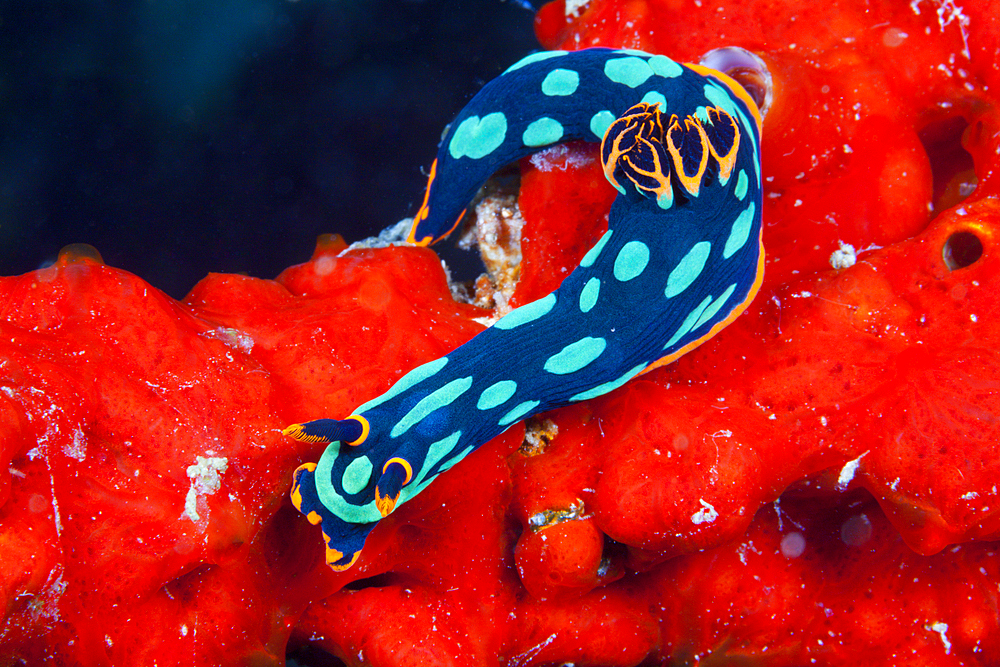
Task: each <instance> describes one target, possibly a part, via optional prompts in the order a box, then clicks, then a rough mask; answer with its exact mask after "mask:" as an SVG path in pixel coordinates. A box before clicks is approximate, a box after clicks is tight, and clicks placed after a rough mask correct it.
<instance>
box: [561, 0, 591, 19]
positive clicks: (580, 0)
mask: <svg viewBox="0 0 1000 667" xmlns="http://www.w3.org/2000/svg"><path fill="white" fill-rule="evenodd" d="M589 4H590V0H566V16H572V17H573V18H576V17H578V16H580V12H582V11H583V10H584V9H586V8H587V5H589Z"/></svg>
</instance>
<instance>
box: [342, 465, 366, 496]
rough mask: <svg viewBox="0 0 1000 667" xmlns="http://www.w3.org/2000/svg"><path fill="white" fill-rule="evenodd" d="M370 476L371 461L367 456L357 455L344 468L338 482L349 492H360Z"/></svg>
mask: <svg viewBox="0 0 1000 667" xmlns="http://www.w3.org/2000/svg"><path fill="white" fill-rule="evenodd" d="M371 478H372V462H371V461H370V460H368V457H367V456H359V457H358V458H356V459H354V460H353V461H351V462H350V463H348V464H347V467H346V468H344V476H343V478H342V479H341V480H340V483H341V484H342V485H343V487H344V491H345V492H347V493H350V494H354V493H360V492H361V491H363V490H364V488H365V487H366V486H368V482H369V481H371Z"/></svg>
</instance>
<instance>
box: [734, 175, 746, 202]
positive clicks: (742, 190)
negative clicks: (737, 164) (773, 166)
mask: <svg viewBox="0 0 1000 667" xmlns="http://www.w3.org/2000/svg"><path fill="white" fill-rule="evenodd" d="M748 185H749V179H748V178H747V172H746V171H745V170H743V169H740V175H739V177H738V178H737V179H736V187H735V188H734V189H733V194H734V195H736V198H737V199H739V200H740V201H743V198H744V197H746V196H747V186H748Z"/></svg>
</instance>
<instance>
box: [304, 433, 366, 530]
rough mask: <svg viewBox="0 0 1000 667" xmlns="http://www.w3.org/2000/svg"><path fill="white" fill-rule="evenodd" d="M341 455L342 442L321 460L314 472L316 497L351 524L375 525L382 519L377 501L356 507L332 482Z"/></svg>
mask: <svg viewBox="0 0 1000 667" xmlns="http://www.w3.org/2000/svg"><path fill="white" fill-rule="evenodd" d="M339 453H340V441H337V442H334V443H333V444H331V445H329V446H328V447H327V448H326V449H325V450H324V451H323V456H321V457H320V458H319V462H318V463H317V464H316V470H315V471H314V472H313V482H314V483H315V485H316V495H317V496H319V501H320V502H321V503H323V505H324V506H325V507H326V508H327V509H329V510H330V511H331V512H332V513H334V514H335V515H337V516H338V517H340V518H341V519H343V520H344V521H349V522H351V523H373V522H375V521H379V520H380V519H381V518H382V513H381V512H379V510H378V507H376V506H375V499H374V498H372V499H371V502H368V503H365V504H364V505H354V504H352V503H350V502H348V501H347V500H346V499H345V498H344V497H343V496H341V495H340V494H339V493H337V491H336V490H334V488H333V484H331V483H330V480H332V479H333V476H332V473H333V464H334V462H335V461H336V460H337V455H338V454H339Z"/></svg>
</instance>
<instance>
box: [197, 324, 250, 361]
mask: <svg viewBox="0 0 1000 667" xmlns="http://www.w3.org/2000/svg"><path fill="white" fill-rule="evenodd" d="M200 335H201V336H203V337H204V338H211V339H213V340H217V341H220V342H222V343H223V344H225V345H228V346H229V347H231V348H233V349H234V350H239V351H240V352H242V353H243V354H250V350H252V349H253V344H254V340H253V336H251V335H250V334H246V333H243V332H242V331H240V330H239V329H234V328H232V327H217V328H215V329H211V330H209V331H203V332H201V334H200Z"/></svg>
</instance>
